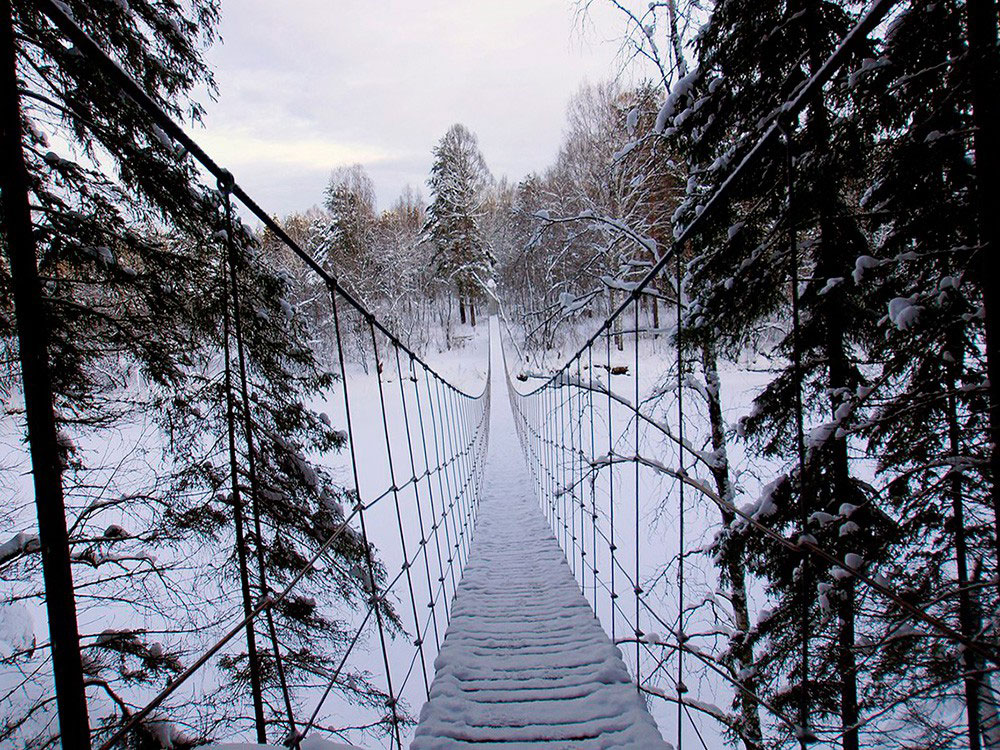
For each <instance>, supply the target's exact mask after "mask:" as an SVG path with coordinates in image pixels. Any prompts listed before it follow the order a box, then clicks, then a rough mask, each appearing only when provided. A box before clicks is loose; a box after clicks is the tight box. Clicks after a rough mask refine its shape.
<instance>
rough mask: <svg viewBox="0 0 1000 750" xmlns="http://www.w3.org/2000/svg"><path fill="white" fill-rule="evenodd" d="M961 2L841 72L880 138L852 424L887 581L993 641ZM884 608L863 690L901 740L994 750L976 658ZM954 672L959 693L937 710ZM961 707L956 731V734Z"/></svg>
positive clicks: (950, 0) (859, 266)
mask: <svg viewBox="0 0 1000 750" xmlns="http://www.w3.org/2000/svg"><path fill="white" fill-rule="evenodd" d="M962 5H963V3H961V2H956V1H955V0H946V1H945V2H939V3H934V4H915V5H912V6H908V7H906V8H905V9H903V10H902V11H901V12H900V14H899V16H898V17H897V18H896V19H894V21H893V23H892V25H891V26H890V27H889V30H888V33H887V34H886V37H885V39H884V43H883V47H882V48H881V49H880V50H878V52H879V54H878V55H877V56H876V57H873V58H871V59H870V60H868V61H866V62H865V63H864V65H863V66H862V68H861V70H859V71H858V72H857V73H856V74H855V80H856V81H857V86H858V89H859V92H860V94H861V96H863V97H864V98H865V99H866V101H868V102H870V103H871V104H870V106H867V107H865V108H864V109H862V110H859V115H860V116H861V117H862V118H863V121H864V126H865V127H866V129H867V130H869V131H870V132H877V133H880V134H882V137H881V138H880V141H881V143H880V148H879V155H878V158H876V159H874V160H872V162H871V167H872V168H871V170H870V174H869V183H870V188H869V189H868V190H866V191H865V193H864V195H863V196H862V199H861V204H862V206H863V207H864V208H865V209H866V210H867V212H868V215H869V216H870V221H871V223H872V234H873V236H874V237H875V238H876V240H877V241H876V242H875V244H874V246H873V250H872V255H865V256H862V257H859V258H858V259H857V261H856V267H855V270H854V273H853V282H854V283H855V284H856V285H858V286H861V287H865V288H866V290H867V291H868V293H869V295H870V305H871V308H872V310H871V311H872V314H874V315H876V316H881V320H880V328H881V329H882V331H883V332H884V338H882V337H880V339H881V340H880V342H879V344H878V346H877V348H876V351H875V352H874V353H875V354H876V355H877V360H878V361H880V363H881V376H880V378H879V382H880V387H879V388H878V389H876V390H875V391H873V393H872V394H871V398H872V400H873V402H874V403H875V404H877V410H876V411H875V413H874V415H873V416H872V418H871V419H870V421H869V422H868V424H867V425H865V428H864V434H865V435H866V436H867V437H868V438H869V441H870V442H869V446H868V447H869V452H870V454H871V455H872V456H874V457H876V458H877V460H878V472H879V475H880V478H881V481H880V484H883V485H885V487H886V488H887V492H885V493H884V496H885V498H886V501H887V504H888V505H889V507H891V509H892V512H893V515H894V516H895V517H896V518H898V519H899V536H898V539H897V541H896V544H895V545H894V547H893V558H894V559H895V560H896V562H897V567H896V572H895V575H894V576H893V578H892V585H893V586H894V587H896V588H897V589H898V590H901V591H905V592H907V596H908V598H909V599H910V600H911V601H913V602H914V603H918V602H919V604H920V606H922V607H924V608H926V609H928V610H929V611H931V612H932V613H934V614H935V615H936V616H938V617H940V618H941V619H942V620H944V621H946V622H949V623H950V624H952V626H953V627H954V628H955V629H956V630H958V631H959V632H961V633H962V634H963V635H964V636H965V637H967V638H969V639H970V640H975V639H977V638H982V637H985V638H987V639H989V640H993V639H995V638H996V626H995V623H992V622H990V621H989V620H984V619H983V617H984V613H988V612H995V611H996V609H997V599H996V596H997V591H996V588H995V587H994V586H989V585H982V584H984V583H985V582H987V581H990V580H993V579H994V578H995V576H996V570H997V557H996V547H995V544H994V539H993V524H994V517H993V516H994V513H993V508H992V501H991V498H990V489H991V486H992V485H991V477H990V473H989V471H988V470H987V467H988V466H989V460H990V458H989V443H988V416H987V410H988V399H987V394H986V385H985V384H986V382H987V372H986V363H985V359H984V353H985V347H984V330H983V321H982V316H981V315H980V314H978V311H979V310H980V305H981V304H982V298H981V290H980V289H979V287H978V284H977V279H976V273H975V269H974V268H973V267H972V266H973V264H974V261H973V257H974V254H975V247H976V244H977V241H976V232H975V227H976V206H975V202H974V195H975V174H974V171H973V166H972V159H971V158H970V154H971V153H972V151H973V144H972V137H971V134H972V132H973V122H972V119H971V111H972V90H971V87H970V76H969V65H970V63H971V61H970V58H969V56H968V54H967V51H968V49H967V45H966V43H965V28H964V26H965V25H964V23H963V15H964V14H963V8H962ZM884 92H892V94H891V95H885V93H884ZM885 617H886V622H885V623H883V626H882V629H881V632H874V633H871V634H868V638H869V640H871V642H872V643H880V642H883V641H884V640H888V641H889V642H888V643H886V644H885V645H884V646H882V647H879V648H876V649H875V650H874V651H873V654H872V656H873V658H874V659H875V660H876V661H878V662H879V667H878V669H877V670H876V672H875V675H876V677H877V688H878V691H879V692H880V693H881V694H882V695H884V696H887V697H888V696H892V697H893V698H894V699H895V700H898V701H899V702H900V704H901V705H902V706H906V707H907V708H908V710H909V716H910V717H911V719H910V722H911V723H910V727H911V728H910V731H911V732H912V734H913V736H914V738H915V741H923V742H930V741H933V742H934V743H935V744H937V745H938V746H940V747H953V746H954V747H966V746H967V747H970V748H974V749H976V750H978V748H979V747H983V746H985V747H995V746H996V745H995V739H993V740H992V741H991V738H990V734H989V727H985V728H984V727H983V724H984V719H985V718H986V716H987V715H988V714H989V713H995V711H993V712H990V711H988V710H987V709H988V708H989V707H990V706H995V704H996V701H997V698H996V696H995V695H994V694H993V689H992V687H991V685H992V682H993V681H992V680H991V679H990V676H989V673H988V672H984V671H982V670H983V668H984V667H986V666H988V665H986V664H983V663H982V659H981V658H979V657H978V656H977V655H976V653H975V652H974V651H972V650H971V649H957V648H956V646H955V645H953V644H948V643H943V642H941V641H939V640H936V639H933V638H929V637H926V636H923V635H921V634H919V633H914V634H912V635H909V636H905V637H904V636H900V635H898V633H899V632H900V625H899V622H900V613H898V612H895V611H891V610H890V611H889V612H886V613H885ZM959 652H961V653H959ZM963 677H964V681H965V684H964V701H961V700H959V701H955V702H954V703H953V704H952V705H954V706H955V708H953V709H951V710H945V711H942V706H945V705H948V704H949V703H950V702H951V701H952V700H953V696H954V695H955V692H956V686H958V685H960V684H961V682H962V680H963ZM963 703H964V707H965V711H966V718H967V725H968V732H967V733H966V736H964V737H963V736H962V734H963V733H961V732H956V731H954V727H955V726H956V724H958V723H959V722H956V720H955V718H956V717H955V715H954V714H955V713H956V712H958V711H961V708H962V704H963ZM986 723H987V724H989V723H990V722H986ZM994 731H995V730H994ZM993 736H994V738H995V734H994V735H993Z"/></svg>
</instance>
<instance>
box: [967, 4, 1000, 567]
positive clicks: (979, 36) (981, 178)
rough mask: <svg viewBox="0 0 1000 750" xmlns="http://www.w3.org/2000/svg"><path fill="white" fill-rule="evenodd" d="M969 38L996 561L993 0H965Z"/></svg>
mask: <svg viewBox="0 0 1000 750" xmlns="http://www.w3.org/2000/svg"><path fill="white" fill-rule="evenodd" d="M967 12H968V38H969V51H970V53H971V56H972V103H973V116H972V117H973V122H974V124H975V128H974V129H973V133H974V142H973V150H974V152H975V162H976V202H977V213H978V218H979V227H978V229H979V248H978V249H977V250H976V254H975V260H976V262H975V263H974V264H973V271H974V272H975V276H976V282H977V284H978V286H979V288H980V290H981V292H982V295H983V312H984V314H985V322H986V325H985V329H986V347H985V348H986V371H987V373H988V375H989V380H990V392H989V410H990V414H989V431H990V476H991V478H992V486H991V490H990V492H991V498H992V501H993V517H994V543H995V546H996V552H997V561H998V562H1000V493H998V492H997V477H1000V398H998V396H997V384H998V383H1000V360H998V359H997V352H996V348H997V342H998V340H1000V330H998V328H997V323H996V301H997V295H996V283H997V277H996V274H995V273H993V272H992V268H993V261H994V258H993V255H994V253H995V252H996V247H997V241H998V237H997V234H998V217H997V211H996V206H995V201H996V197H995V196H996V194H997V190H998V189H1000V185H998V179H997V170H998V169H1000V159H998V155H997V148H998V146H997V138H998V137H1000V128H998V126H997V125H998V123H997V109H996V102H995V100H994V97H995V96H996V87H995V81H996V44H997V10H996V4H995V3H994V1H993V0H968V3H967Z"/></svg>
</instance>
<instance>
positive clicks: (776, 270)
mask: <svg viewBox="0 0 1000 750" xmlns="http://www.w3.org/2000/svg"><path fill="white" fill-rule="evenodd" d="M853 21H854V19H853V18H852V17H851V15H850V14H849V12H848V11H847V10H846V9H845V7H843V6H842V5H841V4H839V3H833V2H821V3H796V2H789V3H781V4H777V5H773V6H769V7H768V8H767V9H761V8H759V7H758V6H753V7H751V5H750V4H747V3H743V2H740V1H739V0H733V1H731V2H722V3H719V4H718V5H717V6H716V8H715V10H714V12H713V15H712V18H711V20H710V22H709V24H708V26H707V27H706V28H705V29H704V30H703V32H702V34H701V36H700V38H699V41H698V51H699V66H698V68H697V69H696V70H695V71H693V72H692V73H690V74H689V75H688V76H687V77H685V78H684V79H682V80H681V81H680V82H679V83H678V84H677V86H676V87H675V89H674V90H673V91H672V93H671V96H670V98H669V99H668V101H667V103H666V104H665V106H664V108H663V110H661V113H660V121H659V122H658V125H659V126H660V127H662V128H663V129H664V132H666V133H667V134H668V135H673V134H674V133H676V132H677V131H679V130H680V131H683V132H684V133H685V134H686V136H687V138H688V141H687V143H688V147H687V153H688V154H689V159H690V165H689V169H690V173H691V175H692V177H691V179H690V180H689V183H688V198H687V200H686V202H685V204H684V205H683V206H682V208H681V210H680V212H679V216H680V218H681V219H682V221H690V220H691V219H692V218H693V216H695V215H696V214H698V213H700V211H701V202H702V201H703V200H705V197H707V196H708V195H710V194H711V193H712V192H713V191H714V190H715V189H716V187H717V186H718V185H719V184H720V183H721V180H722V179H723V178H724V177H725V174H726V173H727V172H728V167H729V165H731V164H734V163H736V162H737V161H738V157H739V156H740V155H741V154H742V153H744V152H745V150H746V148H748V147H749V146H750V145H752V144H753V143H754V142H755V141H756V140H757V138H758V137H759V135H760V134H761V133H762V132H763V128H764V127H765V126H766V125H768V124H770V123H771V122H772V121H773V119H774V118H775V117H778V116H780V114H781V110H780V108H781V105H782V104H783V103H784V102H785V101H787V100H788V99H790V98H791V96H792V95H793V94H794V93H795V91H796V90H797V88H798V87H799V86H801V85H802V83H803V82H804V81H805V79H806V78H807V77H808V76H810V75H812V74H814V73H815V72H817V71H818V70H819V66H820V65H821V64H822V62H823V61H824V60H825V59H826V57H827V56H828V55H829V54H830V53H831V52H832V50H833V49H834V48H835V45H837V44H838V43H839V41H840V39H841V38H842V37H843V36H844V34H846V32H847V31H848V30H849V29H850V28H851V25H852V23H853ZM803 51H804V53H803ZM846 83H847V72H846V70H843V69H842V70H841V71H840V72H839V73H838V75H837V76H835V78H834V81H833V82H832V83H831V84H830V85H829V86H828V87H827V88H826V89H824V91H823V92H822V93H821V94H820V95H819V96H817V97H815V98H814V99H813V100H812V101H811V102H810V104H809V106H808V107H807V110H806V112H805V113H804V114H803V117H802V119H801V130H800V129H799V126H800V123H799V122H786V123H785V124H784V127H785V128H786V130H788V131H789V135H790V137H791V138H792V149H793V159H794V171H793V187H792V191H793V193H792V208H791V212H790V213H789V211H788V210H787V206H786V205H785V201H784V198H785V196H784V192H785V191H784V190H783V187H784V184H783V183H784V182H785V174H784V169H783V167H784V153H783V151H782V150H781V149H775V150H773V151H772V152H771V155H770V156H771V158H770V159H766V160H765V161H764V163H763V165H762V166H761V167H760V168H759V169H758V170H757V171H756V173H755V174H754V175H752V176H751V177H749V178H746V179H745V180H744V182H743V183H742V192H740V193H739V194H738V195H737V196H736V198H735V199H733V200H732V201H731V202H730V205H729V206H728V207H726V208H723V209H722V210H721V211H718V212H716V214H715V215H714V217H713V222H712V225H711V226H710V227H709V228H708V229H707V230H706V232H704V233H703V234H702V235H701V236H699V237H698V238H696V239H695V246H694V247H693V248H692V261H691V263H690V264H689V277H688V282H689V285H690V286H689V290H688V293H689V294H690V295H691V296H692V297H693V298H694V303H693V305H692V307H691V308H690V309H689V320H688V322H689V324H690V326H691V328H692V330H693V332H694V333H695V334H698V333H699V332H705V335H707V336H708V337H709V340H711V339H713V338H715V337H716V336H717V335H718V334H721V335H722V337H723V338H722V341H729V342H731V343H732V344H733V345H739V344H741V343H743V342H745V341H746V340H747V338H748V337H749V336H750V335H751V334H752V332H753V330H754V328H755V327H756V326H758V325H759V324H760V322H761V321H767V320H769V319H770V320H773V319H775V318H777V319H779V320H782V321H789V320H794V319H795V318H798V319H797V320H794V322H793V324H792V325H791V326H788V327H786V333H785V334H784V336H783V338H782V340H781V341H779V342H778V351H779V352H780V353H781V354H783V355H784V356H785V357H786V358H787V360H786V361H787V363H788V364H787V365H786V366H784V367H783V368H782V369H781V370H780V371H779V372H778V373H777V376H776V378H775V379H774V381H773V382H772V383H770V384H769V385H768V386H767V387H766V388H765V389H764V391H763V392H762V393H761V394H760V396H758V397H757V399H756V401H755V408H754V411H753V413H752V414H751V416H750V417H749V418H747V419H745V420H744V421H743V429H744V430H745V434H746V435H747V436H748V437H749V438H750V439H752V441H753V443H752V444H753V445H755V446H756V450H757V451H758V452H759V454H761V455H762V456H763V457H775V458H781V459H783V460H785V461H786V462H788V463H789V464H790V465H791V468H790V471H789V473H788V474H787V476H786V477H783V478H781V479H779V481H777V482H776V483H775V484H774V486H773V487H772V489H773V492H772V493H771V494H770V495H768V496H766V497H765V498H762V501H761V504H760V505H759V506H758V508H757V512H758V513H759V514H760V515H761V517H762V518H763V517H767V519H768V522H769V523H771V524H773V525H774V527H775V528H778V529H781V530H782V531H783V532H784V533H786V534H787V533H788V532H789V531H793V532H797V533H802V534H809V535H811V536H813V537H815V538H817V539H818V540H819V543H820V545H821V546H824V547H825V548H826V549H828V550H830V551H831V552H833V553H834V554H836V555H838V556H839V557H841V558H843V556H844V555H845V554H847V553H849V552H850V553H855V554H861V555H863V558H864V559H865V560H868V561H873V560H875V559H877V558H878V557H879V555H880V554H882V550H881V548H880V544H881V541H880V540H883V541H884V539H885V535H884V534H880V532H882V531H883V529H882V528H880V527H879V519H880V518H881V516H880V513H879V512H878V510H877V509H875V508H874V506H873V504H872V502H871V500H872V498H871V497H870V496H869V495H868V493H866V492H865V491H864V489H863V485H862V484H861V483H859V482H857V481H856V480H855V479H854V478H853V477H852V471H851V468H850V454H849V445H848V439H847V431H846V428H847V425H848V420H849V417H850V415H851V414H852V412H853V410H854V407H855V405H856V401H857V399H858V394H859V393H860V392H861V391H860V390H859V389H861V388H863V387H864V386H865V382H866V380H865V377H864V374H863V373H862V372H861V370H860V369H859V368H858V364H857V363H858V360H859V357H860V354H861V352H862V351H863V349H862V347H863V346H864V344H865V343H866V342H867V341H868V340H870V336H871V333H870V331H871V321H870V320H868V319H866V317H865V315H864V311H863V309H862V306H861V303H860V301H859V299H858V298H857V296H856V295H854V294H853V293H851V290H850V288H849V287H847V286H845V285H844V284H843V283H842V282H843V280H844V279H845V277H846V276H847V275H848V274H849V271H850V269H851V268H853V265H854V261H855V259H856V257H857V256H858V255H861V254H863V253H864V252H865V250H866V247H867V244H866V237H865V235H864V234H863V232H862V231H861V229H860V228H859V225H858V220H857V217H856V215H855V212H854V210H853V208H852V202H851V198H852V195H853V192H854V190H855V186H856V184H857V182H858V179H859V172H860V168H861V165H862V164H863V163H864V157H865V154H866V153H867V151H866V148H867V145H866V141H865V138H864V137H863V136H862V134H861V133H860V132H859V130H858V129H857V127H856V124H854V123H852V122H851V121H850V120H849V119H845V118H844V116H843V115H844V113H845V112H849V111H851V109H852V107H853V101H852V100H851V97H850V93H849V90H848V87H847V85H846ZM792 242H794V243H795V244H794V247H793V246H792V245H791V244H790V243H792ZM800 282H801V283H800ZM789 286H792V289H790V290H789ZM793 297H794V307H793V306H792V305H790V302H792V301H793V300H792V298H793ZM799 392H801V394H802V402H801V406H800V405H799V404H798V403H797V402H798V398H797V396H796V394H797V393H799ZM800 414H801V415H803V416H802V418H803V419H804V420H806V424H807V426H806V427H805V431H806V432H805V434H804V435H802V437H801V448H800V447H799V443H800V438H799V436H798V435H797V433H798V425H797V420H798V419H799V415H800ZM809 422H813V424H814V425H816V426H815V427H814V428H813V429H812V430H810V429H809V427H808V423H809ZM817 423H819V424H817ZM800 451H801V453H802V456H801V458H802V462H803V470H802V471H801V472H800V471H799V470H798V468H797V467H796V466H797V463H798V461H799V459H798V454H799V453H800ZM853 507H859V508H861V509H862V510H860V511H858V515H857V517H852V519H851V520H850V521H849V522H848V520H847V519H846V517H842V518H841V523H839V524H836V525H831V524H829V523H823V522H824V521H826V519H830V520H833V519H837V518H838V517H839V516H841V515H842V509H843V512H844V513H846V510H847V509H849V508H853ZM765 511H767V512H765ZM807 520H809V524H808V525H805V526H804V522H805V521H807ZM730 529H731V530H733V531H737V530H738V533H733V534H730V535H727V536H724V537H723V538H722V539H721V540H720V544H721V547H720V553H721V555H723V556H725V555H735V556H736V557H735V559H738V558H739V557H742V556H743V554H744V553H746V554H748V555H749V559H750V569H751V570H752V571H753V572H754V573H756V574H758V575H760V576H762V577H763V578H764V580H765V581H766V582H767V584H768V590H769V592H770V595H771V596H772V597H773V599H774V603H775V604H777V606H775V607H774V608H773V609H770V610H769V611H768V613H767V616H765V617H763V618H762V620H761V621H760V622H759V623H758V624H757V626H756V628H755V629H754V630H752V631H751V632H750V633H748V634H747V635H746V638H747V639H748V641H749V643H750V644H751V647H752V648H755V649H756V651H757V657H758V663H759V667H758V672H757V678H758V679H759V682H758V683H757V685H758V688H759V689H760V690H762V691H763V692H764V693H765V694H766V695H768V696H769V697H770V698H771V701H772V705H774V706H776V707H778V708H779V709H781V710H783V711H784V712H785V713H786V715H791V716H795V715H796V714H799V716H800V718H799V719H798V723H799V728H798V730H797V733H798V735H799V737H798V739H799V740H802V741H804V740H808V738H809V737H810V736H811V735H812V731H813V728H811V727H810V726H808V725H805V724H804V721H805V719H806V714H805V711H807V710H810V709H811V710H812V711H813V712H814V714H813V715H814V716H815V717H817V718H818V717H824V716H829V715H831V714H833V715H838V716H839V721H840V726H841V728H842V732H843V734H842V737H843V746H844V747H845V748H857V747H858V746H859V739H858V732H857V729H856V728H855V726H856V724H857V723H858V720H859V718H860V705H859V698H858V682H859V679H860V675H859V672H858V666H857V661H856V654H855V634H854V631H855V615H856V612H857V609H858V607H857V602H856V601H855V590H854V583H853V581H852V580H851V579H850V578H849V577H847V578H838V576H837V575H836V572H837V569H836V568H834V569H833V570H827V569H826V568H825V566H822V565H820V564H818V563H817V562H816V561H813V560H809V561H807V562H803V561H802V558H801V557H800V556H799V555H789V554H788V552H787V551H785V550H783V548H781V547H780V546H779V545H775V544H771V543H767V542H766V541H762V540H761V539H760V537H759V534H757V532H756V531H755V530H753V529H752V528H748V527H747V526H746V525H745V524H742V523H741V522H739V521H736V522H735V523H734V524H732V525H731V527H730ZM859 559H860V558H859ZM831 575H833V576H834V578H832V579H831V578H828V576H831ZM831 581H832V582H831ZM831 586H832V587H833V588H832V589H831ZM803 612H804V613H805V615H802V614H801V613H803ZM803 616H805V617H806V618H807V619H806V622H807V623H808V625H807V626H805V627H800V625H799V623H800V620H801V618H802V617H803ZM777 633H781V634H782V637H781V638H780V639H778V638H776V637H775V635H776V634H777ZM793 633H794V634H795V637H791V634H793ZM806 639H808V641H807V640H806ZM804 646H811V654H809V657H808V659H807V661H806V663H808V664H809V666H810V670H811V674H806V673H804V672H803V656H804V652H802V649H803V647H804ZM812 723H813V725H814V726H819V724H818V723H817V722H816V720H815V719H814V720H813V721H812Z"/></svg>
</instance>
